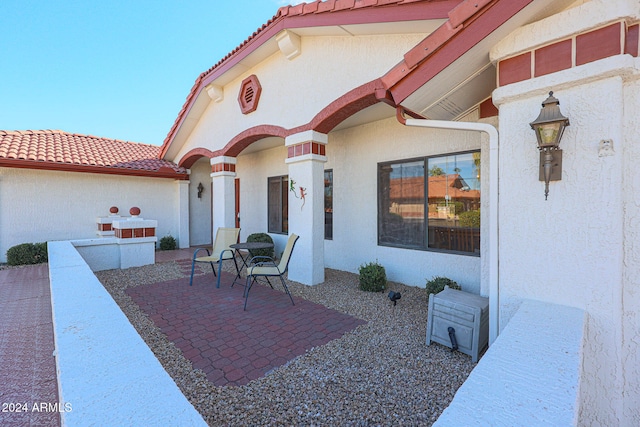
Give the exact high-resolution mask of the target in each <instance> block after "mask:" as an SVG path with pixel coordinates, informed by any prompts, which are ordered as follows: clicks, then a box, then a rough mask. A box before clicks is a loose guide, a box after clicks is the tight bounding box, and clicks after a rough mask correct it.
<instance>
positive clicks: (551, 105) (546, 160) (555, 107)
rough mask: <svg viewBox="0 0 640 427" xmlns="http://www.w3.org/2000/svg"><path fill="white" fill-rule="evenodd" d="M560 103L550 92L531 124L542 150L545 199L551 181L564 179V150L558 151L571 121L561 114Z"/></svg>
mask: <svg viewBox="0 0 640 427" xmlns="http://www.w3.org/2000/svg"><path fill="white" fill-rule="evenodd" d="M559 105H560V101H558V99H557V98H555V97H554V96H553V92H549V97H548V98H547V99H546V100H545V101H544V102H543V103H542V110H540V115H539V116H538V118H537V119H535V120H534V121H532V122H531V123H530V125H531V129H533V130H534V131H535V132H536V138H538V149H539V150H540V181H544V199H545V200H547V196H548V195H549V181H560V180H561V179H562V150H560V149H558V146H559V145H560V139H561V138H562V134H563V133H564V128H565V127H567V126H569V119H568V118H566V117H565V116H563V115H562V113H561V112H560V107H559Z"/></svg>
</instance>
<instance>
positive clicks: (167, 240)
mask: <svg viewBox="0 0 640 427" xmlns="http://www.w3.org/2000/svg"><path fill="white" fill-rule="evenodd" d="M177 247H178V244H177V242H176V239H174V238H173V236H164V237H163V238H161V239H160V250H161V251H173V250H175V249H176V248H177Z"/></svg>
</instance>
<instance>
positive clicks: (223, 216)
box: [211, 156, 236, 239]
mask: <svg viewBox="0 0 640 427" xmlns="http://www.w3.org/2000/svg"><path fill="white" fill-rule="evenodd" d="M235 178H236V159H235V157H227V156H219V157H214V158H213V159H211V183H212V184H213V197H212V199H211V203H212V205H213V238H214V239H215V235H216V230H217V229H218V227H232V228H233V227H235V224H236V220H235V203H236V194H235V187H234V180H235Z"/></svg>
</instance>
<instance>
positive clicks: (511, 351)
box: [434, 301, 585, 427]
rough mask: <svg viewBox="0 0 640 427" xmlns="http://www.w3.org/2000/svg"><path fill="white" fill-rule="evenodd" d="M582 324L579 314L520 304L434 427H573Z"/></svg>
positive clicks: (574, 310) (554, 307) (550, 306)
mask: <svg viewBox="0 0 640 427" xmlns="http://www.w3.org/2000/svg"><path fill="white" fill-rule="evenodd" d="M532 325H535V327H532ZM584 325H585V312H584V311H583V310H580V309H577V308H572V307H566V306H561V305H556V304H549V303H543V302H538V301H525V302H523V303H522V305H521V306H520V308H519V310H518V312H517V313H516V314H515V315H514V316H513V318H512V319H511V320H510V322H509V324H508V325H507V326H506V328H505V329H504V330H503V331H502V333H501V334H500V336H499V337H498V339H497V340H496V341H495V342H494V343H493V344H492V345H491V346H490V347H489V349H488V350H487V352H486V353H485V354H484V356H483V357H482V359H480V362H478V365H477V366H476V368H475V369H474V370H473V371H472V372H471V375H469V377H468V378H467V381H465V383H464V384H463V385H462V386H461V387H460V388H459V389H458V392H457V393H456V395H455V397H454V399H453V401H452V402H451V405H449V407H448V408H447V409H445V411H444V412H443V413H442V415H441V416H440V418H438V420H437V422H436V423H435V424H434V425H436V426H441V427H445V426H488V425H491V426H516V425H520V426H571V425H577V421H578V411H579V409H580V408H579V406H580V405H579V389H580V387H579V385H580V374H581V364H582V344H583V335H584Z"/></svg>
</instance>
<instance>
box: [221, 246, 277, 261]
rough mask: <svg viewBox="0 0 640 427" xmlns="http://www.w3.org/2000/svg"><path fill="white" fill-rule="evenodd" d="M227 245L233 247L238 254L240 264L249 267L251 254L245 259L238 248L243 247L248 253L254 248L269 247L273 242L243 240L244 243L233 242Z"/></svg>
mask: <svg viewBox="0 0 640 427" xmlns="http://www.w3.org/2000/svg"><path fill="white" fill-rule="evenodd" d="M229 247H230V248H231V249H235V251H236V253H237V254H238V255H240V259H241V260H242V264H243V265H244V266H245V267H249V264H248V262H249V260H251V256H249V257H248V258H247V259H245V258H244V257H243V256H242V254H240V250H241V249H244V250H247V251H249V254H251V251H253V250H256V249H269V248H273V243H268V242H244V243H234V244H233V245H229Z"/></svg>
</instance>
